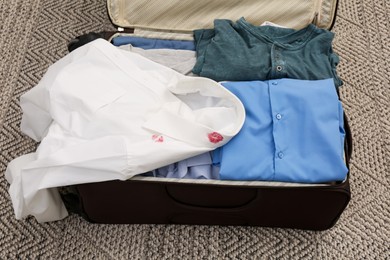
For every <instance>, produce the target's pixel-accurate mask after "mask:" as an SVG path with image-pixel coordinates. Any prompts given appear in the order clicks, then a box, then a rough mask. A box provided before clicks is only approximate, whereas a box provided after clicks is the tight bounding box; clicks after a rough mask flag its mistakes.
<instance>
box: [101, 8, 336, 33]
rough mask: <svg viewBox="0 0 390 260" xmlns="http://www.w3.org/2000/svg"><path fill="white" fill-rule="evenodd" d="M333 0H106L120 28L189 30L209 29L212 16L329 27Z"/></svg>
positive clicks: (253, 21)
mask: <svg viewBox="0 0 390 260" xmlns="http://www.w3.org/2000/svg"><path fill="white" fill-rule="evenodd" d="M336 6H337V0H322V1H318V0H290V1H285V0H273V1H264V0H240V1H236V0H213V1H209V0H196V1H181V0H171V1H164V0H154V1H149V0H137V1H134V0H108V1H107V8H108V13H109V16H110V18H111V20H112V22H113V23H114V24H115V25H117V26H120V27H124V28H149V29H157V30H174V31H176V32H191V31H193V30H194V29H200V28H212V27H213V21H214V19H229V20H233V21H235V20H238V19H239V18H241V17H245V19H247V20H248V22H250V23H253V24H255V25H260V24H262V23H263V22H265V21H271V22H273V23H276V24H280V25H282V26H286V27H290V28H295V29H301V28H303V27H305V26H307V25H308V24H309V23H312V22H314V23H315V24H316V25H317V26H318V27H321V28H325V29H330V28H331V26H332V24H333V20H334V17H335V10H336Z"/></svg>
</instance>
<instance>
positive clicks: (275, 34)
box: [193, 18, 342, 86]
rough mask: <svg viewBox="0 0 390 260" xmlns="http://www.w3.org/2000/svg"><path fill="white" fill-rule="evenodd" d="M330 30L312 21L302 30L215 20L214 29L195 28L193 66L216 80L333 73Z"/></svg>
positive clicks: (337, 81)
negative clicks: (195, 55)
mask: <svg viewBox="0 0 390 260" xmlns="http://www.w3.org/2000/svg"><path fill="white" fill-rule="evenodd" d="M333 36H334V34H333V33H332V32H330V31H328V30H325V29H320V28H318V27H316V26H315V25H313V24H310V25H308V26H307V27H306V28H303V29H301V30H294V29H289V28H280V27H274V26H254V25H252V24H250V23H248V22H247V21H245V19H244V18H241V19H239V20H238V21H237V22H236V23H233V22H232V21H230V20H215V21H214V29H201V30H195V31H194V37H195V44H196V52H197V62H196V64H195V67H194V68H193V72H194V73H195V74H198V75H200V76H204V77H208V78H211V79H214V80H216V81H225V80H226V81H244V80H268V79H280V78H293V79H303V80H318V79H327V78H333V79H334V82H335V85H336V86H341V85H342V81H341V79H340V78H339V77H338V76H337V73H336V66H337V64H338V62H339V57H338V56H337V54H335V53H334V52H333V50H332V40H333Z"/></svg>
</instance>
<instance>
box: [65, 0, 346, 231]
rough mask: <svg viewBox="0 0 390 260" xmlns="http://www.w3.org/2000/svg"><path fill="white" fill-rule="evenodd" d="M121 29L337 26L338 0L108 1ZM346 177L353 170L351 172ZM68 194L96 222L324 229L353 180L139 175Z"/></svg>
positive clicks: (183, 33)
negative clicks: (225, 23) (226, 22)
mask: <svg viewBox="0 0 390 260" xmlns="http://www.w3.org/2000/svg"><path fill="white" fill-rule="evenodd" d="M107 6H108V12H109V14H110V17H111V19H112V22H113V23H114V24H115V25H118V26H119V28H118V31H117V32H113V33H110V32H106V34H105V35H106V36H107V37H106V38H107V39H112V38H113V37H116V36H119V35H127V34H130V35H137V36H142V37H154V38H165V39H172V38H175V39H176V37H179V38H180V39H190V38H191V33H192V30H194V29H199V28H211V27H212V25H213V20H214V19H215V18H226V19H230V20H233V21H234V20H237V19H239V18H240V17H245V18H246V19H247V20H248V21H249V22H251V23H252V24H261V23H263V22H264V21H271V22H273V23H276V24H279V25H283V26H286V27H290V28H296V29H298V28H302V27H304V26H306V25H308V24H309V23H314V24H315V25H317V26H318V27H321V28H326V29H331V27H332V25H333V23H334V19H335V12H336V10H337V1H336V0H325V1H320V0H305V1H304V0H294V1H287V2H286V1H283V0H277V1H266V0H244V1H225V0H213V1H207V0H197V1H180V0H174V1H163V0H160V1H142V0H137V1H131V0H108V5H107ZM344 124H345V131H346V138H345V145H344V152H345V162H346V165H347V167H348V169H349V166H348V163H349V159H350V157H351V153H352V139H351V132H350V129H349V126H348V122H347V118H346V117H345V115H344ZM347 176H348V175H347ZM65 190H72V193H68V192H63V193H62V197H63V200H64V201H65V204H66V206H67V208H68V210H69V211H71V212H76V213H78V214H80V215H82V216H83V217H84V218H85V219H87V220H88V221H90V222H94V223H117V224H119V223H128V224H196V225H250V226H264V227H283V228H297V229H310V230H324V229H328V228H330V227H332V226H333V225H334V224H335V223H336V221H337V220H338V218H339V217H340V215H341V213H342V212H343V210H344V209H345V208H346V206H347V204H348V202H349V200H350V196H351V195H350V188H349V181H348V177H347V178H346V180H345V181H343V182H341V183H332V184H326V185H324V184H318V185H317V184H306V185H301V184H296V183H280V182H275V183H272V182H261V181H253V182H249V181H246V182H237V181H220V180H207V181H205V180H188V179H187V180H184V179H164V178H154V177H141V176H136V177H134V178H132V179H130V180H128V181H108V182H100V183H89V184H82V185H75V186H72V187H67V189H65Z"/></svg>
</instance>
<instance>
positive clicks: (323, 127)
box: [213, 79, 348, 183]
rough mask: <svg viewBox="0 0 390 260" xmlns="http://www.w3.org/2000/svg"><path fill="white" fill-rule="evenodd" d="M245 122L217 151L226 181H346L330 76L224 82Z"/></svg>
mask: <svg viewBox="0 0 390 260" xmlns="http://www.w3.org/2000/svg"><path fill="white" fill-rule="evenodd" d="M222 85H224V86H225V87H226V88H227V89H229V90H230V91H231V92H233V93H234V94H235V95H236V96H237V97H238V98H239V99H240V100H241V101H242V102H243V104H244V106H245V111H246V120H245V123H244V126H243V128H242V129H241V131H240V132H239V133H238V135H236V136H235V137H234V138H233V139H232V140H231V141H230V142H229V143H227V144H226V145H224V146H223V147H221V148H219V149H217V150H216V151H214V154H213V162H214V163H215V164H219V166H220V178H221V179H222V180H263V181H283V182H301V183H324V182H332V181H342V180H344V179H345V177H346V174H347V172H348V169H347V167H346V165H345V163H344V160H343V147H344V135H345V132H344V127H343V124H344V122H343V109H342V106H341V103H340V101H339V99H338V96H337V93H336V88H335V86H334V82H333V80H332V79H325V80H315V81H309V80H296V79H278V80H269V81H248V82H224V83H222Z"/></svg>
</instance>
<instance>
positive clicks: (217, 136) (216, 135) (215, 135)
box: [207, 132, 223, 144]
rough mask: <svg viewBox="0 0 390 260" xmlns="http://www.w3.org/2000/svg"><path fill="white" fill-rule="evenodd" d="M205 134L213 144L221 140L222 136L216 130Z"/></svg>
mask: <svg viewBox="0 0 390 260" xmlns="http://www.w3.org/2000/svg"><path fill="white" fill-rule="evenodd" d="M207 136H208V138H209V141H210V142H212V143H214V144H216V143H219V142H221V141H222V140H223V136H222V135H221V134H220V133H217V132H212V133H209V134H208V135H207Z"/></svg>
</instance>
